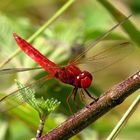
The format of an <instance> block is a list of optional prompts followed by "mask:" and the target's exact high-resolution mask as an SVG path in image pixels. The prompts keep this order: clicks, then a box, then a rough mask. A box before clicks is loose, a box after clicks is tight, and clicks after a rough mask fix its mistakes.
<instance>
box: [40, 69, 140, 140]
mask: <svg viewBox="0 0 140 140" xmlns="http://www.w3.org/2000/svg"><path fill="white" fill-rule="evenodd" d="M139 88H140V71H138V72H137V73H135V74H133V75H132V76H130V77H128V78H127V79H126V80H124V81H123V82H121V83H119V84H117V85H115V86H114V87H112V88H111V89H110V90H108V91H107V92H105V93H104V94H103V95H102V96H101V97H100V98H99V99H98V100H97V101H96V102H94V103H91V104H90V105H88V106H86V107H85V108H83V109H82V110H80V111H78V112H77V113H76V114H74V115H73V116H71V117H70V118H69V119H67V120H66V121H65V122H64V123H62V124H60V126H58V127H57V128H55V129H53V130H52V131H51V132H49V133H47V134H46V135H44V136H42V137H41V138H39V140H67V139H68V138H70V137H72V136H74V135H75V134H77V133H78V132H80V131H81V130H83V129H84V128H85V127H87V126H88V125H90V124H91V123H93V122H94V121H96V120H97V119H98V118H100V117H101V116H103V115H104V114H105V113H107V112H108V111H109V110H111V109H112V108H114V107H115V106H117V105H119V104H121V103H122V102H123V101H124V100H125V99H126V98H127V97H128V96H129V95H131V94H132V93H133V92H134V91H136V90H137V89H139Z"/></svg>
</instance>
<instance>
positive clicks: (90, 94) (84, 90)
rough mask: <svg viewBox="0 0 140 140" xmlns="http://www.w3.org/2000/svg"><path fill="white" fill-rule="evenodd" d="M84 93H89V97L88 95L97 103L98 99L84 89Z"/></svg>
mask: <svg viewBox="0 0 140 140" xmlns="http://www.w3.org/2000/svg"><path fill="white" fill-rule="evenodd" d="M84 91H85V92H86V93H87V95H88V96H89V97H90V98H91V99H93V100H94V101H96V98H95V97H93V96H92V95H91V94H90V93H89V92H88V91H87V90H86V89H84Z"/></svg>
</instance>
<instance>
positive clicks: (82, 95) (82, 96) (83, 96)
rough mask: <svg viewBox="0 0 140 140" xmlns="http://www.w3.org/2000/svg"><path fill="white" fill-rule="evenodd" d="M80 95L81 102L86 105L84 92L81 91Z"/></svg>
mask: <svg viewBox="0 0 140 140" xmlns="http://www.w3.org/2000/svg"><path fill="white" fill-rule="evenodd" d="M79 94H80V100H81V102H82V103H83V104H85V102H84V98H85V94H84V92H83V90H82V89H80V92H79Z"/></svg>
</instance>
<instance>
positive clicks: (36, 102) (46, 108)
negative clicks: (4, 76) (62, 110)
mask: <svg viewBox="0 0 140 140" xmlns="http://www.w3.org/2000/svg"><path fill="white" fill-rule="evenodd" d="M16 83H17V86H18V89H19V93H20V96H22V98H23V100H24V101H25V102H26V103H28V104H29V105H31V106H32V107H33V108H34V109H35V110H37V111H38V113H39V115H40V116H42V114H43V115H45V116H48V115H49V114H50V113H51V112H53V111H54V110H55V109H56V108H57V107H58V106H59V104H60V102H58V101H57V100H56V99H53V98H51V99H47V100H44V99H43V97H41V98H40V99H36V98H35V91H34V89H32V88H30V87H25V86H24V85H23V84H21V83H20V82H18V81H16Z"/></svg>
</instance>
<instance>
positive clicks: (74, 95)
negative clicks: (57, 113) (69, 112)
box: [73, 88, 79, 109]
mask: <svg viewBox="0 0 140 140" xmlns="http://www.w3.org/2000/svg"><path fill="white" fill-rule="evenodd" d="M73 93H74V94H73V102H74V104H75V106H76V108H77V109H79V106H78V104H77V102H76V94H77V88H75V91H74V92H73Z"/></svg>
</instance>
